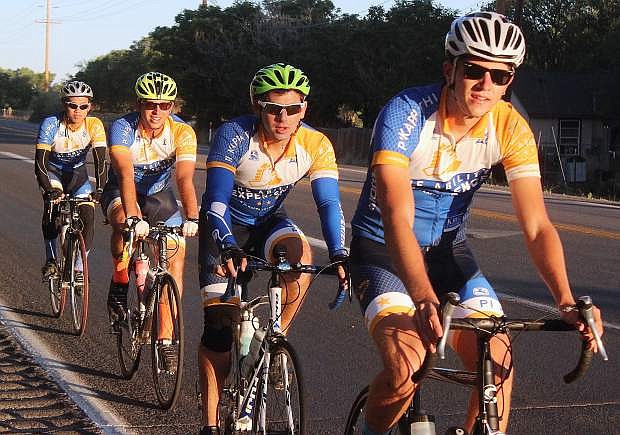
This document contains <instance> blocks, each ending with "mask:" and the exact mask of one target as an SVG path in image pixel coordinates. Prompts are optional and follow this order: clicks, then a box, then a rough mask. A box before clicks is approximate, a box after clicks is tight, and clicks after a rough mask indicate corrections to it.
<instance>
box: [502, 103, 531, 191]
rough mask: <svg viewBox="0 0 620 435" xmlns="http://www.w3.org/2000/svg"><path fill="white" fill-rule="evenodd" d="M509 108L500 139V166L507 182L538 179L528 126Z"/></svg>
mask: <svg viewBox="0 0 620 435" xmlns="http://www.w3.org/2000/svg"><path fill="white" fill-rule="evenodd" d="M509 107H510V108H509V109H508V110H509V113H508V116H507V117H506V120H505V121H503V122H504V129H503V137H502V138H501V144H502V145H501V152H502V164H503V166H504V170H505V171H506V178H507V179H508V181H509V182H510V181H512V180H516V179H518V178H524V177H539V178H540V166H539V163H538V148H537V147H536V141H535V140H534V135H533V134H532V130H531V129H530V127H529V125H528V124H527V122H526V121H525V119H523V117H522V116H521V115H520V114H519V113H518V112H517V111H516V110H515V109H514V108H512V106H509Z"/></svg>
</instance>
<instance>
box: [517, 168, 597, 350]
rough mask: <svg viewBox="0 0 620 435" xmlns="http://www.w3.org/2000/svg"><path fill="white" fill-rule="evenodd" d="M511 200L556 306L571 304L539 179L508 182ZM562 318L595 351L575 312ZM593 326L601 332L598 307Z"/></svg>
mask: <svg viewBox="0 0 620 435" xmlns="http://www.w3.org/2000/svg"><path fill="white" fill-rule="evenodd" d="M510 192H511V193H512V203H513V206H514V208H515V211H516V213H517V218H518V219H519V223H520V224H521V229H522V230H523V234H524V236H525V245H526V246H527V250H528V251H529V253H530V256H531V257H532V260H533V261H534V264H535V265H536V268H537V269H538V272H539V273H540V275H541V277H542V279H543V280H544V281H545V284H547V287H549V290H550V291H551V294H552V295H553V298H554V299H555V303H556V304H557V305H558V307H562V306H565V305H573V304H574V303H575V298H574V297H573V293H572V291H571V288H570V284H569V282H568V275H567V272H566V264H565V262H564V250H563V249H562V242H561V241H560V236H559V235H558V232H557V231H556V229H555V227H554V226H553V224H552V223H551V221H550V220H549V217H548V216H547V211H546V209H545V203H544V200H543V194H542V188H541V186H540V179H538V178H537V177H536V178H534V177H528V178H519V179H517V180H514V181H512V182H511V183H510ZM562 318H563V319H564V320H566V321H568V322H570V323H573V324H575V325H576V326H577V329H578V330H579V331H581V332H582V333H583V334H584V335H585V339H586V340H588V341H589V342H590V347H591V348H592V349H593V350H594V351H596V350H597V348H596V343H595V342H594V340H593V336H592V333H591V332H590V331H589V329H588V328H587V326H586V325H585V323H583V322H582V321H581V320H580V319H579V317H578V315H577V313H575V312H572V313H562ZM594 321H595V323H596V329H598V332H599V334H600V335H603V321H602V319H601V313H600V310H599V309H598V308H597V307H594Z"/></svg>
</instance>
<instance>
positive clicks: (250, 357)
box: [241, 325, 265, 378]
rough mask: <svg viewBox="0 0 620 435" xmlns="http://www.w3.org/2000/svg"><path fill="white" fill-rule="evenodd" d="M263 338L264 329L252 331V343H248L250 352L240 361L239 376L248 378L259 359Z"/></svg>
mask: <svg viewBox="0 0 620 435" xmlns="http://www.w3.org/2000/svg"><path fill="white" fill-rule="evenodd" d="M250 327H251V325H250ZM263 338H265V329H263V328H259V329H257V330H256V331H254V335H253V336H252V341H251V342H250V350H249V351H248V354H247V355H246V356H245V357H244V358H243V359H242V360H241V375H242V376H243V377H245V378H248V377H249V376H250V375H251V374H252V371H253V370H254V365H255V364H256V361H258V359H259V358H260V357H261V345H262V343H263Z"/></svg>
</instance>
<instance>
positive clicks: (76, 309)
mask: <svg viewBox="0 0 620 435" xmlns="http://www.w3.org/2000/svg"><path fill="white" fill-rule="evenodd" d="M72 240H73V247H72V248H73V250H74V251H73V255H72V256H71V258H72V259H73V262H74V264H75V261H76V259H77V255H78V252H79V255H80V257H81V259H82V276H83V282H82V286H81V287H77V286H76V285H75V281H74V282H73V283H72V284H71V286H70V289H71V316H72V318H73V329H74V331H75V334H76V335H78V336H80V337H81V336H82V335H84V332H85V331H86V323H87V321H88V291H89V284H88V258H87V257H86V244H85V243H84V237H83V236H82V233H81V232H78V233H77V236H74V238H73V239H72ZM74 270H75V269H74Z"/></svg>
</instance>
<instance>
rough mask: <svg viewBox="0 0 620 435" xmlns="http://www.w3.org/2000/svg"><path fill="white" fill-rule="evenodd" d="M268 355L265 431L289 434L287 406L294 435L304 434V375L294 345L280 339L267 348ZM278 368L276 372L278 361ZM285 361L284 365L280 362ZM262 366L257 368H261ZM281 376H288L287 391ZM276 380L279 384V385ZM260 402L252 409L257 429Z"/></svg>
mask: <svg viewBox="0 0 620 435" xmlns="http://www.w3.org/2000/svg"><path fill="white" fill-rule="evenodd" d="M269 353H270V355H271V362H270V369H269V370H270V373H269V375H268V376H267V395H266V397H265V411H266V418H265V429H266V433H267V434H290V433H291V432H290V430H289V419H288V414H287V413H288V409H287V408H288V405H290V407H291V413H292V417H293V423H294V430H293V433H294V434H295V435H297V434H299V435H305V434H306V433H307V425H306V403H305V397H304V387H303V385H304V384H303V374H302V371H301V365H300V364H299V358H298V357H297V352H296V351H295V349H294V348H293V346H292V345H291V344H290V343H289V342H288V341H286V340H285V339H279V340H277V341H276V342H275V343H273V344H270V345H269ZM279 358H281V361H280V363H279V366H280V369H279V370H277V369H276V367H277V366H278V363H277V361H278V359H279ZM284 361H285V362H286V363H285V364H283V362H284ZM262 368H263V367H262V366H261V367H260V368H259V370H260V369H262ZM284 373H287V374H288V376H287V377H288V386H289V388H288V391H287V389H286V384H287V382H286V380H285V379H279V378H283V376H282V375H284ZM279 381H281V382H282V385H279ZM262 384H263V380H262V379H261V380H260V381H259V383H258V390H257V391H258V393H257V397H258V396H260V392H261V391H263V385H262ZM260 408H261V402H260V400H257V402H256V408H255V410H254V428H258V419H259V416H260V412H261V409H260Z"/></svg>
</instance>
